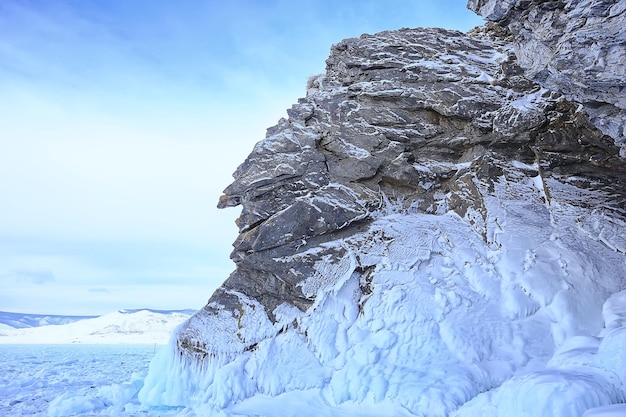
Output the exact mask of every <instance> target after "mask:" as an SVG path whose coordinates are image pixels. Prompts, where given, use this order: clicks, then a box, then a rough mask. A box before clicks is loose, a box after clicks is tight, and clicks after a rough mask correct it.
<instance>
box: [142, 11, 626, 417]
mask: <svg viewBox="0 0 626 417" xmlns="http://www.w3.org/2000/svg"><path fill="white" fill-rule="evenodd" d="M519 3H520V5H521V6H520V7H523V6H522V3H523V4H524V5H528V4H531V3H529V2H519ZM540 3H542V4H543V3H545V2H540ZM548 3H550V5H548V6H550V7H559V4H561V3H560V2H548ZM557 3H558V4H557ZM494 4H495V3H494ZM548 6H546V7H548ZM542 7H543V6H542ZM541 10H543V9H541ZM541 10H539V11H538V12H537V13H540V11H541ZM551 10H552V9H551ZM533 16H534V17H537V18H538V19H539V18H540V17H538V16H537V15H536V14H533ZM547 16H550V14H549V15H547ZM620 27H622V28H624V27H626V24H623V25H621V26H620ZM513 50H514V49H513V47H512V45H511V35H510V33H509V32H507V30H506V29H505V28H502V27H498V26H496V25H493V24H491V25H488V26H485V27H482V28H478V29H476V30H474V31H472V32H471V33H470V34H462V33H459V32H453V31H446V30H442V29H402V30H398V31H389V32H382V33H378V34H375V35H363V36H362V37H360V38H358V39H347V40H344V41H342V42H340V43H339V44H337V45H334V46H333V47H332V50H331V55H330V57H329V58H328V60H327V70H326V73H325V74H323V75H320V76H317V77H312V78H311V79H310V80H309V85H308V91H307V96H306V97H305V98H303V99H300V100H299V101H298V103H297V104H295V105H294V106H293V107H292V108H291V109H290V110H289V111H288V115H289V118H288V119H286V120H285V119H283V120H281V121H279V123H278V124H277V125H276V126H274V127H272V128H270V129H268V132H267V137H266V138H265V140H263V141H261V142H259V143H258V144H257V145H256V146H255V147H254V149H253V150H252V152H251V154H250V155H249V156H248V158H247V159H246V161H245V162H244V163H243V164H242V165H241V166H240V167H239V168H238V169H237V171H236V172H235V174H234V182H233V183H232V184H231V185H230V186H228V187H227V188H226V190H225V192H224V195H223V196H222V198H221V199H220V203H219V204H220V207H234V206H239V205H241V206H242V212H241V216H240V217H239V219H238V220H237V225H238V226H239V229H240V234H239V236H238V238H237V240H236V241H235V243H234V251H233V253H232V255H231V257H232V259H233V260H234V261H235V263H236V265H237V268H236V270H235V271H234V272H233V273H232V274H231V276H230V277H229V278H228V279H227V280H226V281H225V282H224V284H223V285H222V287H221V288H220V289H218V290H217V291H216V292H215V293H214V294H213V296H212V297H211V298H210V300H209V303H208V305H207V306H205V307H204V308H203V309H202V310H201V311H199V312H198V313H196V314H195V315H194V316H192V317H191V318H190V319H189V320H188V321H187V322H186V323H185V324H184V325H182V326H180V327H179V328H178V329H177V330H176V333H175V337H174V338H173V339H172V343H171V349H169V350H164V351H162V353H161V354H159V355H158V356H157V357H156V358H155V360H154V361H153V362H152V364H151V368H150V372H149V374H148V376H147V377H146V380H145V384H144V386H143V388H142V390H141V391H140V393H139V400H140V401H141V402H142V404H143V405H145V406H148V407H164V406H173V407H179V406H182V407H187V408H188V409H189V410H190V411H189V412H190V413H192V415H193V413H196V414H197V415H211V414H212V413H215V415H237V413H241V414H257V415H266V416H285V415H298V416H305V415H311V416H312V415H316V416H320V415H351V414H350V413H351V411H349V410H353V411H352V412H355V413H360V412H362V409H361V408H359V407H362V406H363V405H366V408H367V407H368V406H369V407H370V410H372V413H375V412H377V411H374V410H387V411H388V412H389V415H395V414H399V415H402V414H410V415H416V416H429V417H444V416H457V417H469V416H507V417H511V416H513V417H514V416H533V417H554V416H568V417H570V416H578V417H580V416H581V415H582V414H583V413H584V412H586V411H587V410H589V409H593V408H597V407H600V406H607V405H612V404H617V403H623V402H626V389H625V387H626V374H625V373H624V370H625V369H626V363H625V362H624V361H625V358H626V355H625V352H626V233H625V232H626V210H625V207H626V160H625V159H624V158H621V157H620V149H619V147H618V146H617V145H616V141H615V138H612V137H609V136H607V135H605V134H603V132H602V131H600V130H599V129H598V127H596V126H594V124H593V123H591V122H590V120H589V114H588V113H587V112H586V111H585V107H584V106H581V105H579V103H576V102H572V101H569V100H568V99H567V98H566V97H565V96H563V95H561V93H559V92H558V91H551V90H549V89H547V88H545V87H542V86H541V85H540V84H537V83H535V82H534V81H532V80H530V79H528V78H526V77H525V75H524V69H523V68H521V67H520V66H519V65H518V63H517V58H516V56H515V55H514V53H513ZM620 94H623V92H621V93H620ZM298 397H300V398H306V401H305V403H308V404H315V406H314V407H311V408H310V409H305V410H304V411H303V410H302V409H301V408H298V410H297V411H294V412H292V413H291V414H288V413H289V412H288V411H286V410H285V407H282V406H281V404H285V403H288V402H290V401H292V400H293V399H294V398H298ZM367 405H368V406H367ZM377 407H380V408H378V409H377ZM354 410H359V411H354ZM399 410H402V411H399ZM594 412H596V413H600V412H601V411H600V410H596V411H594ZM382 414H387V412H382Z"/></svg>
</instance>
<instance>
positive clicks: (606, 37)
mask: <svg viewBox="0 0 626 417" xmlns="http://www.w3.org/2000/svg"><path fill="white" fill-rule="evenodd" d="M468 7H469V8H470V9H472V10H474V11H475V12H477V13H478V14H480V15H482V16H483V17H484V18H486V19H487V20H489V21H492V22H496V23H497V24H498V25H501V26H503V27H506V28H508V29H509V30H510V31H511V33H512V34H513V36H514V39H515V54H516V55H517V58H518V61H519V65H520V66H521V67H523V68H524V71H525V73H526V75H527V76H528V78H530V79H532V80H534V81H537V82H538V83H540V84H541V85H542V86H544V87H546V88H548V89H550V90H552V91H558V92H560V93H562V94H563V95H565V96H566V97H567V98H568V99H569V100H572V101H575V102H578V103H581V104H583V105H584V106H585V110H586V111H587V113H588V114H589V116H590V118H591V122H592V123H593V124H595V125H596V126H597V127H598V128H600V129H601V130H602V131H603V132H604V133H605V134H607V135H609V136H611V137H613V138H614V139H615V141H616V143H617V144H618V145H619V146H621V147H622V157H626V118H625V117H626V116H624V114H625V112H624V110H625V109H626V2H624V1H623V0H582V1H580V0H568V1H560V2H557V1H543V0H537V1H526V0H524V1H522V0H507V1H500V0H470V1H469V2H468Z"/></svg>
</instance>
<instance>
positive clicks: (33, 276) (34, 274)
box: [0, 268, 56, 285]
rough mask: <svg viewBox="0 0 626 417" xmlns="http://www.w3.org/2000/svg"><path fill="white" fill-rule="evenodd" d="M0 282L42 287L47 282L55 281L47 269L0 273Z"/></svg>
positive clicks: (16, 270) (26, 269) (15, 270)
mask: <svg viewBox="0 0 626 417" xmlns="http://www.w3.org/2000/svg"><path fill="white" fill-rule="evenodd" d="M0 280H2V281H5V282H7V281H9V284H10V282H14V283H27V284H37V285H43V284H45V283H47V282H52V281H55V280H56V278H55V277H54V274H53V273H52V271H50V270H48V269H28V268H25V269H14V270H10V271H7V272H4V273H0Z"/></svg>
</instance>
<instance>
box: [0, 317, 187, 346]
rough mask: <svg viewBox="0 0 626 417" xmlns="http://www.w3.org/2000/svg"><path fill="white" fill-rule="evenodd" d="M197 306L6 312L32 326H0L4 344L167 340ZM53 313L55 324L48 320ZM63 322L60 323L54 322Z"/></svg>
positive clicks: (156, 341)
mask: <svg viewBox="0 0 626 417" xmlns="http://www.w3.org/2000/svg"><path fill="white" fill-rule="evenodd" d="M193 313H194V310H149V309H137V310H120V311H116V312H113V313H110V314H106V315H103V316H99V317H76V316H72V317H67V316H45V315H29V314H18V313H2V314H1V315H0V316H1V317H9V318H10V320H8V323H9V324H10V323H20V324H21V323H29V324H31V325H32V326H31V327H24V328H12V327H10V326H9V324H7V323H2V324H4V326H3V327H0V344H68V343H82V344H154V343H156V344H165V343H167V341H168V340H169V337H170V335H171V333H172V331H173V330H174V328H175V327H176V326H178V325H179V324H181V323H182V322H184V321H185V320H186V319H188V318H189V317H190V316H191V315H192V314H193ZM49 317H52V320H50V321H51V322H52V324H46V323H47V320H48V319H47V318H49ZM54 323H59V324H54Z"/></svg>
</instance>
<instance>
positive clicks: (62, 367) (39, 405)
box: [0, 345, 177, 417]
mask: <svg viewBox="0 0 626 417" xmlns="http://www.w3.org/2000/svg"><path fill="white" fill-rule="evenodd" d="M159 348H160V347H156V346H155V345H130V346H128V345H126V346H116V345H0V416H3V417H22V416H41V417H44V416H45V417H49V416H50V417H55V416H59V417H60V416H70V415H81V416H96V415H97V416H100V415H105V416H106V415H114V416H120V417H123V416H157V415H158V416H164V415H174V414H176V411H177V410H158V412H156V411H152V412H148V411H144V410H141V409H140V406H139V403H138V402H137V400H136V392H137V391H138V390H139V389H140V388H141V386H142V384H143V379H144V377H145V375H146V373H147V372H148V365H149V363H150V360H151V359H152V357H153V356H154V353H155V350H157V349H159Z"/></svg>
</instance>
